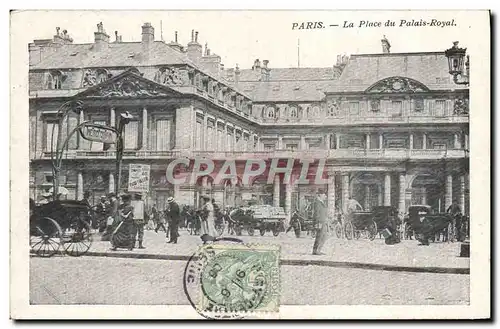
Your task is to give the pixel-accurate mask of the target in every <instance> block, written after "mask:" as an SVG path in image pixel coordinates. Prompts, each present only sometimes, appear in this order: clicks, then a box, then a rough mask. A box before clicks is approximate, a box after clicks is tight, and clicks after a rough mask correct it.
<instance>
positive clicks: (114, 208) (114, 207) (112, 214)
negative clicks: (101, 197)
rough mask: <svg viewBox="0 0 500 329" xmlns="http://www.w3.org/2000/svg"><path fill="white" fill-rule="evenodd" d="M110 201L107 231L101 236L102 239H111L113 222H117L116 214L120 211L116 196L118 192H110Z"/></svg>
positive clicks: (107, 213)
mask: <svg viewBox="0 0 500 329" xmlns="http://www.w3.org/2000/svg"><path fill="white" fill-rule="evenodd" d="M108 202H109V206H108V208H107V212H106V215H107V219H106V231H105V232H104V234H103V235H102V237H101V240H102V241H109V239H110V236H111V233H112V232H113V223H114V222H115V218H116V215H117V213H118V199H117V198H116V194H114V193H112V192H111V193H109V194H108Z"/></svg>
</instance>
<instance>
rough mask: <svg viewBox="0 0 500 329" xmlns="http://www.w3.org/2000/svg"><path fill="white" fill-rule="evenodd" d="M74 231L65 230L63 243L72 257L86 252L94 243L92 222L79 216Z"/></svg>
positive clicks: (66, 251)
mask: <svg viewBox="0 0 500 329" xmlns="http://www.w3.org/2000/svg"><path fill="white" fill-rule="evenodd" d="M75 224H76V225H75V226H76V227H74V231H73V230H72V231H69V232H64V233H63V238H62V239H61V243H62V245H63V248H64V252H65V253H66V254H68V255H70V256H72V257H79V256H81V255H83V254H85V253H86V252H87V251H88V250H89V249H90V246H91V245H92V232H91V227H90V224H89V223H87V222H86V221H85V220H83V219H80V218H78V220H77V222H76V223H75Z"/></svg>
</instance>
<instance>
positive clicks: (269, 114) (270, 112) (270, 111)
mask: <svg viewBox="0 0 500 329" xmlns="http://www.w3.org/2000/svg"><path fill="white" fill-rule="evenodd" d="M266 117H267V118H270V119H273V118H275V117H276V111H275V110H274V107H272V106H269V107H268V108H267V113H266Z"/></svg>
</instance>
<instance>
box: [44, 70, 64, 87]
mask: <svg viewBox="0 0 500 329" xmlns="http://www.w3.org/2000/svg"><path fill="white" fill-rule="evenodd" d="M62 82H63V74H62V72H61V71H51V72H49V74H48V76H47V89H61V88H62Z"/></svg>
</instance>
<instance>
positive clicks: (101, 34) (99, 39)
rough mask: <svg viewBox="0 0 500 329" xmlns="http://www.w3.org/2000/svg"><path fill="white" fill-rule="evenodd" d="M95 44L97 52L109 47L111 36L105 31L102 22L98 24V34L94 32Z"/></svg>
mask: <svg viewBox="0 0 500 329" xmlns="http://www.w3.org/2000/svg"><path fill="white" fill-rule="evenodd" d="M94 44H95V49H96V50H97V51H101V50H103V49H106V48H107V47H108V45H109V35H107V34H106V31H104V26H103V25H102V22H100V23H99V24H97V32H94Z"/></svg>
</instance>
